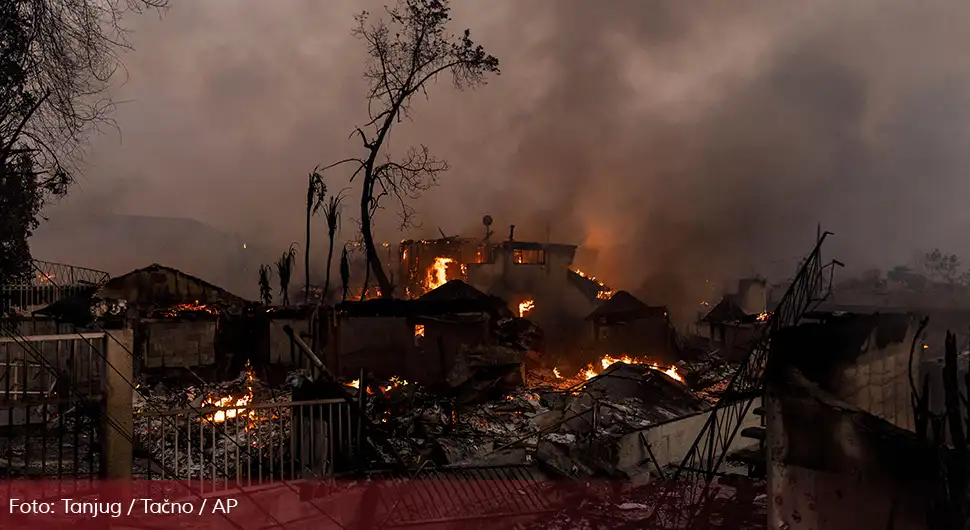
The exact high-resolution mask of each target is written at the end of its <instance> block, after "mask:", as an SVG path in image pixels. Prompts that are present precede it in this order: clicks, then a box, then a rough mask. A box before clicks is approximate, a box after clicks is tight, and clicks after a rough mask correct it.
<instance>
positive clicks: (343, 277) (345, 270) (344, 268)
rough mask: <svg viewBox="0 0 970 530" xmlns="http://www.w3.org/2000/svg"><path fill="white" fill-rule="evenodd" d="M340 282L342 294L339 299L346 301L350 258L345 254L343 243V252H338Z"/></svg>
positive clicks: (348, 287)
mask: <svg viewBox="0 0 970 530" xmlns="http://www.w3.org/2000/svg"><path fill="white" fill-rule="evenodd" d="M340 282H341V283H342V284H343V296H341V298H340V300H341V301H342V302H346V301H347V295H349V294H350V258H349V257H348V256H347V245H344V250H343V252H341V253H340Z"/></svg>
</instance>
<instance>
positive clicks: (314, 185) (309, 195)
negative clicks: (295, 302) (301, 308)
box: [303, 170, 327, 303]
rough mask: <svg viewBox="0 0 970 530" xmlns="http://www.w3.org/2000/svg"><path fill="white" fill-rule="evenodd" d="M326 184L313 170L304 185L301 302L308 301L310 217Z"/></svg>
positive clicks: (321, 204) (322, 194)
mask: <svg viewBox="0 0 970 530" xmlns="http://www.w3.org/2000/svg"><path fill="white" fill-rule="evenodd" d="M326 196H327V184H326V183H325V182H324V181H323V176H322V175H320V172H319V171H317V170H314V171H313V172H312V173H310V176H309V177H308V178H307V186H306V246H305V247H304V248H303V268H304V274H305V280H306V285H305V287H304V288H303V291H304V295H303V302H304V303H309V302H310V218H311V217H313V216H314V215H316V214H317V212H318V211H319V210H320V208H322V207H323V206H324V199H325V198H326Z"/></svg>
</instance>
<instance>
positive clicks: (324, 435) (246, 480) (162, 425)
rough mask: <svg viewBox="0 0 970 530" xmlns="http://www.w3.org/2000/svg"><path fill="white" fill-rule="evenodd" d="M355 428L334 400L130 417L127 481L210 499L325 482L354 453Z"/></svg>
mask: <svg viewBox="0 0 970 530" xmlns="http://www.w3.org/2000/svg"><path fill="white" fill-rule="evenodd" d="M356 427H357V420H356V419H355V418H352V417H351V414H350V410H349V405H348V403H347V402H346V401H344V400H341V399H324V400H314V401H292V402H286V403H263V404H257V405H246V406H228V407H202V408H196V409H173V410H167V411H161V412H158V411H137V412H136V417H135V465H134V470H133V475H134V477H135V478H144V479H167V480H190V481H193V482H196V481H197V482H198V483H199V484H200V489H202V490H203V491H210V492H211V491H222V490H230V489H237V488H243V487H251V486H254V485H260V484H264V483H269V482H274V481H279V480H298V479H308V478H319V477H325V476H329V475H331V474H333V473H335V472H338V471H341V470H345V469H343V468H344V467H345V466H348V463H349V462H350V461H351V455H352V454H356V453H357V451H356V450H355V449H354V445H353V444H354V441H355V440H356V439H357V437H356V435H355V432H356Z"/></svg>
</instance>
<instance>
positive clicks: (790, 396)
mask: <svg viewBox="0 0 970 530" xmlns="http://www.w3.org/2000/svg"><path fill="white" fill-rule="evenodd" d="M796 387H798V390H794V391H793V389H794V388H796ZM820 392H821V391H820V390H817V387H814V389H813V387H812V385H811V384H806V385H798V383H797V382H793V381H792V380H787V381H782V382H778V383H777V384H775V383H769V390H768V393H767V399H766V402H765V409H766V413H767V414H766V421H767V425H768V428H767V434H768V443H767V445H768V498H769V499H770V502H769V507H768V527H769V528H770V529H778V530H781V529H784V530H816V529H820V528H824V529H826V530H868V529H872V530H883V529H886V528H894V529H895V530H910V529H912V530H922V529H924V528H927V526H926V520H925V517H926V513H927V512H926V510H927V507H928V505H929V498H930V496H932V495H933V494H934V493H935V491H936V484H935V483H934V477H933V473H934V469H933V468H934V466H935V463H936V462H935V459H936V457H935V454H934V452H933V450H932V448H929V447H921V446H920V444H919V443H918V441H917V440H915V435H914V434H912V433H910V432H909V431H904V430H902V429H899V428H897V427H894V426H893V425H891V424H889V423H888V422H884V421H883V420H880V419H877V418H875V417H874V416H872V415H869V414H867V413H865V412H863V411H859V410H858V409H853V408H852V406H851V405H849V404H848V403H845V402H842V401H839V400H837V399H834V398H831V397H827V395H825V394H821V393H820ZM891 518H894V521H893V524H890V519H891Z"/></svg>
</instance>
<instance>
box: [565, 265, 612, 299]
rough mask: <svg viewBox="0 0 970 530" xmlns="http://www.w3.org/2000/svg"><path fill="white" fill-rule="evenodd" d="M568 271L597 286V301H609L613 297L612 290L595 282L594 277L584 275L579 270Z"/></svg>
mask: <svg viewBox="0 0 970 530" xmlns="http://www.w3.org/2000/svg"><path fill="white" fill-rule="evenodd" d="M569 270H571V271H573V272H575V273H576V274H578V275H580V276H581V277H583V278H586V279H587V280H589V281H591V282H593V283H595V284H596V285H598V286H599V288H600V290H599V292H598V293H596V298H597V299H599V300H609V299H610V298H612V297H613V289H611V288H609V287H607V286H606V284H604V283H603V282H601V281H599V280H597V279H596V277H595V276H590V275H589V274H586V273H585V272H583V271H581V270H579V269H569Z"/></svg>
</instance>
